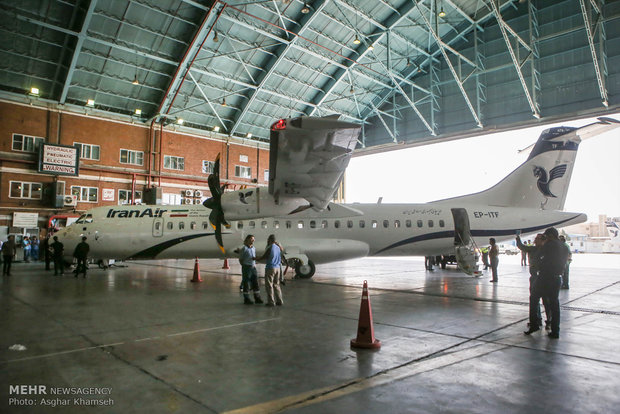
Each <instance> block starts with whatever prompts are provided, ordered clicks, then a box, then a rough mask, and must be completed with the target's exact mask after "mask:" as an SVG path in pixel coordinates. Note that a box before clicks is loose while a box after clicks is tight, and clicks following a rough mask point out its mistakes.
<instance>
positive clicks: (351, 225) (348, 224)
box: [347, 220, 353, 229]
mask: <svg viewBox="0 0 620 414" xmlns="http://www.w3.org/2000/svg"><path fill="white" fill-rule="evenodd" d="M347 228H349V229H352V228H353V220H347Z"/></svg>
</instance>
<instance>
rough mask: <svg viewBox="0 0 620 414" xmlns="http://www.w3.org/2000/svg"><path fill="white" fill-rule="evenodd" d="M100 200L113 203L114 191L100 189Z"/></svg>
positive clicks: (111, 189)
mask: <svg viewBox="0 0 620 414" xmlns="http://www.w3.org/2000/svg"><path fill="white" fill-rule="evenodd" d="M101 200H103V201H114V189H113V188H102V189H101Z"/></svg>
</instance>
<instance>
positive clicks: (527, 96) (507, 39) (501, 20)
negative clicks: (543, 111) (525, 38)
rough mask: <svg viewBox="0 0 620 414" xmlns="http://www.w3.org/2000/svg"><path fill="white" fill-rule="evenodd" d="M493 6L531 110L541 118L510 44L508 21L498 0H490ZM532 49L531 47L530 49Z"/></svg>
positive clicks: (536, 116)
mask: <svg viewBox="0 0 620 414" xmlns="http://www.w3.org/2000/svg"><path fill="white" fill-rule="evenodd" d="M490 2H491V6H492V8H493V13H494V14H495V18H496V19H497V23H498V27H499V29H500V31H501V32H502V36H503V37H504V42H506V48H507V49H508V53H509V54H510V58H511V59H512V63H513V65H514V67H515V70H516V71H517V76H518V77H519V81H520V82H521V86H522V87H523V92H524V93H525V98H526V99H527V102H528V104H529V105H530V110H531V111H532V115H533V116H534V117H535V118H540V113H539V112H538V107H537V106H536V104H535V103H534V101H533V99H532V95H531V94H530V91H529V89H528V87H527V83H526V82H525V78H524V77H523V72H522V71H521V65H520V64H519V61H518V60H517V56H516V55H515V51H514V49H513V48H512V45H511V44H510V39H509V38H508V33H507V30H506V26H508V24H507V23H505V22H504V19H503V18H502V14H501V12H500V9H499V7H498V5H497V4H496V3H495V2H496V0H490ZM530 50H531V49H530Z"/></svg>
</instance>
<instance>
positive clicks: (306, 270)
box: [295, 260, 316, 279]
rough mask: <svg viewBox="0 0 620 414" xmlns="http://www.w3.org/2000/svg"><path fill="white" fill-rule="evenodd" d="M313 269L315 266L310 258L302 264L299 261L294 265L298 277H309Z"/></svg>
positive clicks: (314, 269)
mask: <svg viewBox="0 0 620 414" xmlns="http://www.w3.org/2000/svg"><path fill="white" fill-rule="evenodd" d="M315 271H316V267H315V266H314V263H312V261H311V260H308V263H307V264H305V265H302V264H301V263H299V262H298V263H297V264H296V265H295V276H297V277H298V278H300V279H310V278H311V277H312V276H314V272H315Z"/></svg>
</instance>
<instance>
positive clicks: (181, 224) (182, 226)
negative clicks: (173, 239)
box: [179, 221, 185, 230]
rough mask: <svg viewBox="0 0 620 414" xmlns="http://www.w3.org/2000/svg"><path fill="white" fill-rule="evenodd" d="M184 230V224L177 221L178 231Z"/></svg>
mask: <svg viewBox="0 0 620 414" xmlns="http://www.w3.org/2000/svg"><path fill="white" fill-rule="evenodd" d="M184 228H185V222H183V221H179V230H183V229H184Z"/></svg>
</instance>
